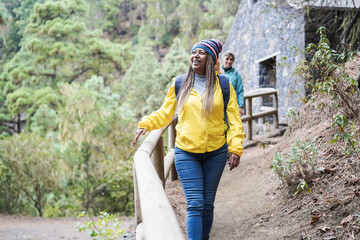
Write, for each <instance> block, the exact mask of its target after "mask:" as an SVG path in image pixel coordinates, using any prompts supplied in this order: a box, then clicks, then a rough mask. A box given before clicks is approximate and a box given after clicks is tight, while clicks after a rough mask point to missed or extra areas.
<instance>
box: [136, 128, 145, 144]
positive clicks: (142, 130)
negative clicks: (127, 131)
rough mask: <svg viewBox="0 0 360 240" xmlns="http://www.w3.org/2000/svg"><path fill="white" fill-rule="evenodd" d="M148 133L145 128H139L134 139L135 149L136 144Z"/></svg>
mask: <svg viewBox="0 0 360 240" xmlns="http://www.w3.org/2000/svg"><path fill="white" fill-rule="evenodd" d="M145 133H146V129H145V128H138V130H136V133H135V137H134V140H133V147H134V146H135V144H136V143H137V141H138V139H139V137H140V135H141V134H142V135H144V134H145Z"/></svg>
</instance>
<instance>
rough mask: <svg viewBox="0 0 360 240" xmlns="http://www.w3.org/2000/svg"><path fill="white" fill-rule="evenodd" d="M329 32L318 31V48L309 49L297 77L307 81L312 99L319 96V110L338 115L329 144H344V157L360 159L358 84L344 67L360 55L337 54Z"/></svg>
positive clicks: (359, 94) (356, 53) (308, 47)
mask: <svg viewBox="0 0 360 240" xmlns="http://www.w3.org/2000/svg"><path fill="white" fill-rule="evenodd" d="M326 32H327V29H326V28H324V27H321V28H319V30H318V33H319V34H320V41H319V44H318V45H315V44H309V45H308V46H307V48H306V49H305V51H306V55H307V56H308V57H307V59H304V61H303V62H302V63H301V64H300V65H298V66H297V67H296V68H295V73H296V74H298V75H299V76H301V77H302V78H303V79H304V80H305V84H306V86H307V87H309V88H310V89H311V96H312V97H315V96H319V97H318V99H319V100H320V103H319V107H323V108H325V107H329V108H330V109H332V110H333V111H334V112H335V113H336V115H335V117H334V118H333V119H332V120H333V125H332V126H333V131H334V137H333V139H332V140H331V141H330V143H343V152H344V154H345V155H347V156H349V155H351V154H356V156H357V157H358V158H359V159H360V156H359V149H360V147H359V140H358V139H359V133H358V127H357V126H358V120H357V119H358V118H359V116H360V104H359V103H360V98H359V96H360V91H359V85H358V84H359V83H358V82H357V80H356V79H355V78H354V77H351V76H349V75H348V74H347V73H346V71H345V70H346V65H345V64H346V63H347V62H348V61H350V60H352V59H353V57H354V56H355V55H359V54H360V52H349V53H346V52H345V53H337V52H336V51H335V50H333V49H331V48H330V44H329V40H328V39H327V38H326ZM329 100H330V101H329Z"/></svg>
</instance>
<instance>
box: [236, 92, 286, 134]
mask: <svg viewBox="0 0 360 240" xmlns="http://www.w3.org/2000/svg"><path fill="white" fill-rule="evenodd" d="M266 96H272V97H273V98H274V99H273V104H274V106H273V107H267V106H264V105H263V104H264V101H262V103H261V104H260V108H259V109H260V111H259V112H255V113H253V111H252V110H253V109H252V108H253V99H254V98H260V97H261V98H262V99H263V98H264V97H266ZM244 98H245V106H246V115H244V116H242V117H241V120H242V121H243V122H247V134H246V138H247V139H249V140H251V139H253V135H252V132H253V125H252V120H255V119H258V118H264V117H266V116H271V115H273V116H274V118H275V120H274V124H275V128H278V126H279V117H278V92H277V90H276V89H274V88H259V89H256V90H253V91H249V92H246V93H245V94H244Z"/></svg>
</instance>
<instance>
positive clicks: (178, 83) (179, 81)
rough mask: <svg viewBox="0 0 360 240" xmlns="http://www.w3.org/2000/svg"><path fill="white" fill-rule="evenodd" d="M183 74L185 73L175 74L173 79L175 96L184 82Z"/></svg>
mask: <svg viewBox="0 0 360 240" xmlns="http://www.w3.org/2000/svg"><path fill="white" fill-rule="evenodd" d="M185 76H186V74H182V75H180V76H177V77H176V79H175V96H176V98H177V96H178V94H179V92H180V89H181V87H182V85H183V83H184V79H185Z"/></svg>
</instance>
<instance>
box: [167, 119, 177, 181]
mask: <svg viewBox="0 0 360 240" xmlns="http://www.w3.org/2000/svg"><path fill="white" fill-rule="evenodd" d="M175 126H176V120H175V121H173V122H172V123H171V125H170V126H169V128H168V147H169V149H171V148H174V147H175V138H176V130H175ZM177 179H178V174H177V171H176V168H175V164H173V166H172V168H171V171H170V181H175V180H177Z"/></svg>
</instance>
